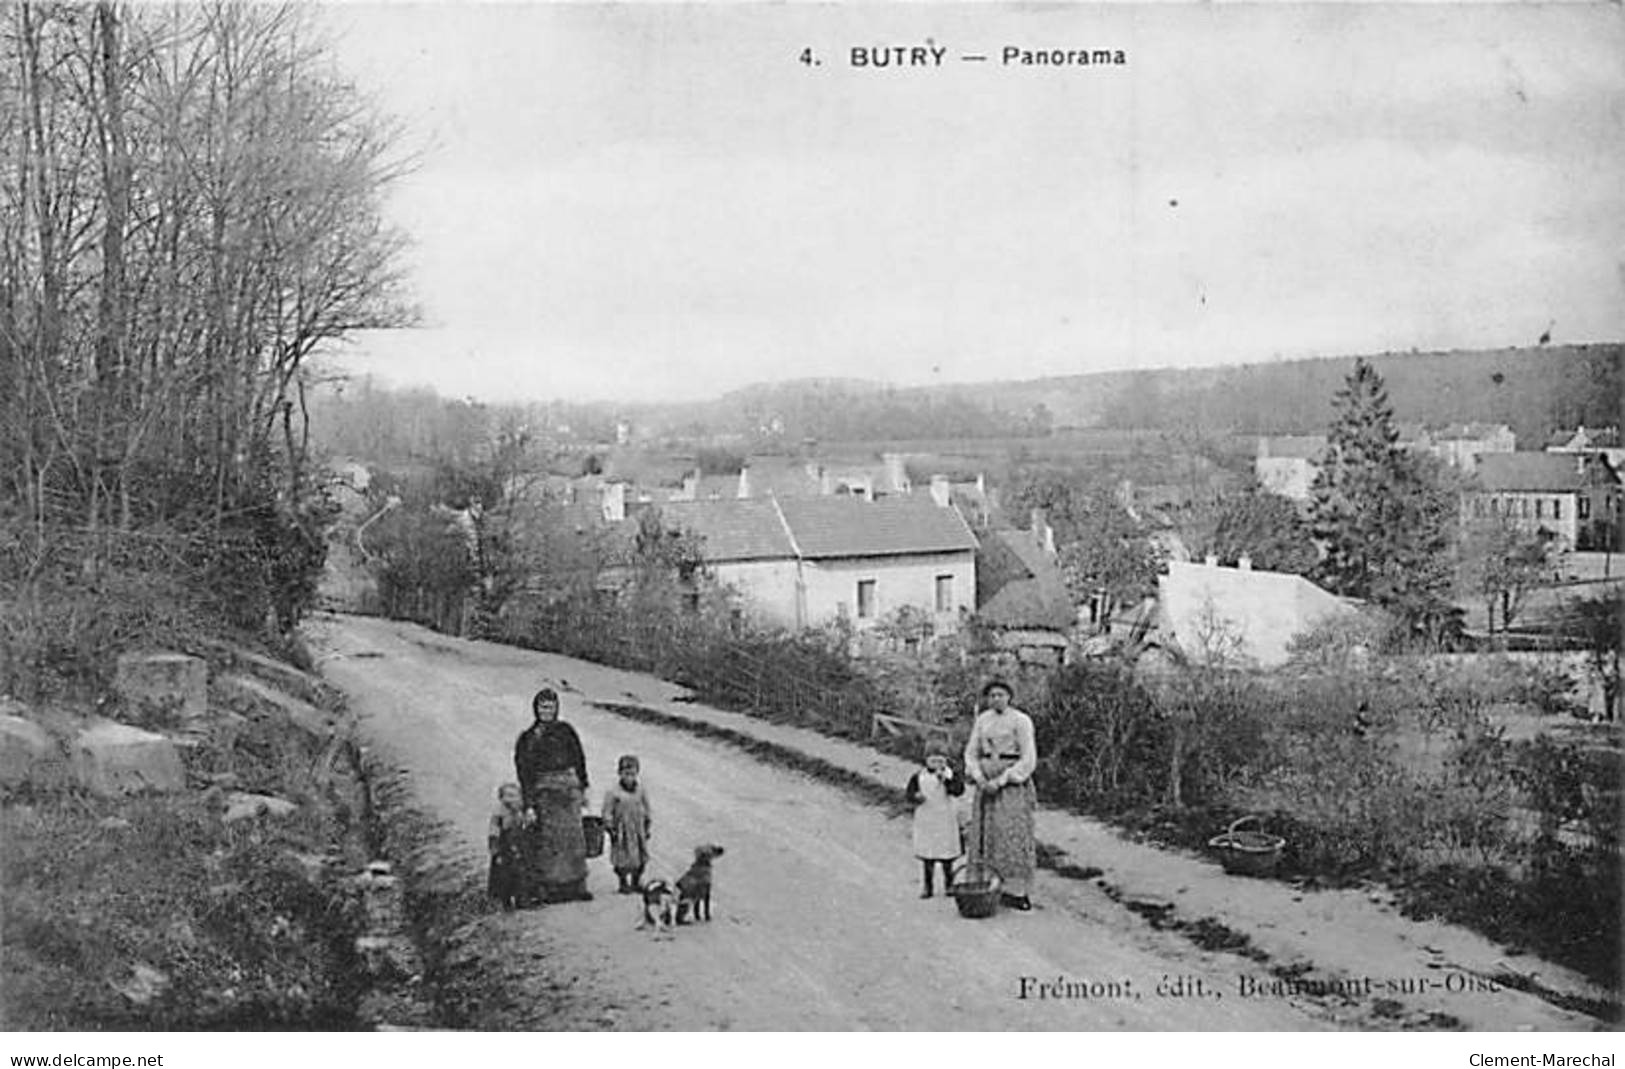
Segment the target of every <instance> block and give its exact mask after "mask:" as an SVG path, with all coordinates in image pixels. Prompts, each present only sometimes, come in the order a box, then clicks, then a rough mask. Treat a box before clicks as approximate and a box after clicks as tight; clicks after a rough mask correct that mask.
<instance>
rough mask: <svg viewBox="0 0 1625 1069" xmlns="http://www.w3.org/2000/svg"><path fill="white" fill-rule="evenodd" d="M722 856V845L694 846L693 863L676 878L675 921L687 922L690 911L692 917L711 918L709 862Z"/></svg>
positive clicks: (699, 918) (697, 918) (696, 918)
mask: <svg viewBox="0 0 1625 1069" xmlns="http://www.w3.org/2000/svg"><path fill="white" fill-rule="evenodd" d="M721 856H722V847H720V846H717V845H715V844H714V843H707V844H705V845H704V846H697V847H695V848H694V864H692V865H690V866H689V867H688V871H687V872H685V873H683V874H682V875H681V876H679V877H678V878H677V923H678V924H686V923H688V915H689V913H690V911H692V912H693V914H694V919H695V920H696V921H698V920H702V919H703V920H710V919H711V862H712V861H714V860H716V859H717V858H719V857H721Z"/></svg>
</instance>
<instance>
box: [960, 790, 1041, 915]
mask: <svg viewBox="0 0 1625 1069" xmlns="http://www.w3.org/2000/svg"><path fill="white" fill-rule="evenodd" d="M1037 804H1038V792H1037V791H1036V790H1034V789H1033V785H1032V782H1031V781H1030V780H1029V781H1028V782H1026V783H1021V784H1013V785H1011V786H1009V787H1006V788H1004V789H1003V790H1000V791H981V790H979V791H977V792H976V805H975V808H974V809H973V810H972V812H971V820H970V827H969V828H968V829H966V830H967V832H968V833H969V838H970V849H969V851H968V855H969V858H968V859H969V860H970V861H971V862H978V861H979V862H981V863H983V864H985V865H991V866H992V867H993V869H994V871H996V872H997V873H998V874H999V879H1000V880H1001V881H1002V882H1003V884H1004V893H1005V894H1007V895H1026V894H1028V893H1030V891H1031V889H1032V882H1033V870H1034V869H1035V868H1037V867H1038V847H1037V844H1036V843H1035V841H1034V839H1033V811H1034V809H1035V808H1036V807H1037Z"/></svg>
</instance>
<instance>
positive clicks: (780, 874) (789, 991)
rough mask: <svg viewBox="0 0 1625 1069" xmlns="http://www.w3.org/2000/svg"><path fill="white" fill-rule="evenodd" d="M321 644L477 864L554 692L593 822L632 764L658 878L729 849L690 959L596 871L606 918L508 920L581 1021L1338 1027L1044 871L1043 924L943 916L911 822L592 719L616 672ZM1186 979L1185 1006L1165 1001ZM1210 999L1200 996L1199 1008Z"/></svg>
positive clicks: (1035, 918)
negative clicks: (503, 789)
mask: <svg viewBox="0 0 1625 1069" xmlns="http://www.w3.org/2000/svg"><path fill="white" fill-rule="evenodd" d="M318 642H319V644H320V645H321V646H322V647H323V649H324V652H323V654H322V657H323V665H322V668H323V671H324V673H325V674H326V675H327V677H328V678H330V679H331V680H333V681H334V682H335V683H337V684H339V685H340V686H342V687H343V688H344V689H345V690H346V691H347V692H348V693H349V695H350V697H351V703H352V708H353V709H354V710H355V711H356V712H357V714H358V715H359V717H360V721H361V725H362V731H363V732H364V734H365V736H366V737H367V739H368V741H369V743H370V744H371V745H373V746H375V747H377V748H378V749H379V750H380V751H382V752H383V753H384V754H386V755H387V757H388V759H389V760H390V761H391V763H393V764H397V765H399V766H401V767H402V768H404V769H406V770H408V772H409V773H410V775H411V778H412V781H413V784H414V787H415V793H416V797H417V800H418V802H419V804H420V805H422V806H423V807H424V808H425V809H426V810H427V811H428V812H430V813H431V814H433V815H435V816H437V817H439V818H440V819H443V820H445V821H447V822H448V823H449V825H450V827H451V828H452V829H453V834H454V835H455V836H456V837H457V838H458V839H460V840H461V843H460V844H458V845H460V846H462V847H463V848H464V849H466V851H467V852H468V854H469V855H470V856H471V857H476V856H478V855H479V854H481V853H483V843H484V833H485V820H486V816H487V814H488V812H489V802H488V798H489V797H490V795H491V793H492V791H493V789H494V787H495V785H496V784H497V783H499V782H502V781H504V780H508V779H511V778H512V776H513V765H512V745H513V740H514V737H515V736H516V735H517V734H518V732H519V731H520V730H521V729H523V727H524V726H525V725H526V723H527V722H528V719H529V713H528V701H529V698H530V695H531V693H532V692H533V691H534V690H535V689H536V688H537V687H538V686H540V685H542V684H543V683H544V682H549V681H550V682H553V683H555V684H563V685H564V686H565V687H567V688H568V689H567V690H566V693H565V701H564V716H565V717H566V718H567V719H568V720H569V721H570V722H571V723H572V724H574V725H575V726H576V728H577V730H578V731H579V732H580V734H581V737H582V741H583V743H584V744H585V748H586V751H587V755H588V762H589V773H590V775H591V776H592V777H593V780H594V784H593V790H592V792H591V794H592V795H593V797H594V805H595V806H596V802H597V798H598V797H599V796H600V794H601V791H602V789H603V788H604V787H605V786H606V785H607V784H608V782H609V781H610V779H611V777H612V776H613V769H614V763H615V758H616V756H617V755H619V754H621V753H636V754H638V755H640V756H641V757H642V758H643V761H644V770H645V771H644V779H645V782H646V785H647V787H648V789H649V792H650V795H651V799H652V805H653V808H654V812H655V835H654V842H653V848H654V854H655V860H656V863H657V864H656V868H658V869H661V870H663V871H665V872H667V873H671V874H675V872H677V871H680V869H681V867H682V863H683V862H684V861H685V859H686V856H687V855H688V853H689V851H690V850H691V848H692V847H693V845H695V844H697V843H699V842H702V841H716V842H720V843H722V844H723V845H724V846H725V847H726V848H727V856H726V857H724V858H723V859H722V860H721V861H720V862H719V863H718V876H717V881H718V890H717V900H716V919H715V921H713V922H712V923H711V924H710V925H700V926H694V927H688V928H684V929H682V930H681V931H680V932H679V933H678V936H677V938H674V939H670V940H657V939H654V938H651V937H650V936H649V935H648V934H647V933H644V932H639V931H634V930H633V923H634V920H635V916H634V914H635V906H634V905H633V903H632V901H631V900H630V899H629V898H626V897H622V896H618V895H616V894H615V893H614V880H613V876H612V875H611V873H610V872H609V870H608V866H607V864H606V863H605V862H604V861H603V860H598V861H595V862H593V873H592V878H591V880H590V882H589V885H590V886H591V888H592V889H593V890H594V891H595V892H596V894H597V897H596V898H595V900H594V901H592V902H588V903H579V904H570V905H560V906H552V907H548V908H545V909H540V910H534V911H527V912H523V913H520V914H516V915H513V916H511V917H507V918H499V920H498V921H497V923H499V924H501V925H504V926H506V927H505V928H504V929H503V937H504V938H505V939H508V940H509V941H511V944H512V948H513V954H514V956H515V958H516V959H522V960H523V961H525V962H534V966H533V967H534V968H536V969H540V970H543V971H545V972H547V973H548V974H549V978H548V983H549V984H550V985H551V987H552V988H554V989H558V988H560V987H567V988H569V990H570V993H571V997H570V999H569V1005H570V1006H571V1007H573V1012H574V1013H575V1014H576V1015H577V1017H576V1018H575V1019H573V1020H571V1021H570V1022H567V1023H571V1024H577V1025H583V1024H585V1025H593V1026H600V1027H621V1028H648V1029H658V1028H690V1029H720V1028H740V1029H866V1028H874V1029H893V1028H905V1029H933V1030H934V1029H1095V1028H1127V1029H1148V1028H1172V1029H1309V1028H1317V1027H1322V1026H1324V1022H1321V1021H1319V1020H1317V1019H1316V1018H1315V1017H1313V1016H1311V1015H1310V1013H1309V1012H1308V1011H1306V1010H1304V1009H1301V1008H1299V1007H1296V1006H1294V1005H1291V1004H1288V1003H1285V1002H1281V1001H1274V1000H1254V999H1246V1000H1244V999H1242V998H1240V997H1237V995H1236V992H1235V986H1236V981H1235V975H1236V971H1237V969H1236V961H1235V959H1234V958H1232V957H1224V956H1215V955H1210V954H1206V953H1204V952H1201V951H1198V950H1196V949H1195V948H1193V947H1192V946H1191V945H1190V944H1188V943H1186V942H1185V941H1183V940H1181V939H1179V938H1177V937H1175V936H1172V935H1168V934H1166V933H1159V932H1155V931H1152V930H1150V929H1149V928H1147V927H1146V926H1144V925H1143V923H1141V922H1139V921H1137V920H1136V919H1135V918H1133V917H1132V916H1131V915H1129V914H1127V913H1126V911H1124V910H1123V909H1122V907H1120V906H1118V905H1116V904H1114V903H1112V902H1111V901H1110V900H1109V899H1107V898H1106V897H1105V896H1104V895H1103V894H1101V893H1099V892H1098V891H1097V890H1096V889H1095V888H1094V887H1093V886H1092V885H1090V884H1088V883H1083V882H1079V881H1068V880H1063V879H1061V878H1059V877H1051V876H1049V875H1048V874H1040V877H1039V880H1038V884H1037V887H1036V891H1035V898H1036V901H1037V902H1038V908H1037V909H1035V910H1034V911H1033V912H1032V913H1029V914H1025V915H1022V914H1014V913H1008V912H1007V913H1001V914H1000V915H999V916H997V917H996V918H994V919H991V920H987V921H975V922H973V921H967V920H964V919H962V918H960V917H959V916H958V914H957V913H956V911H955V910H954V908H953V906H952V904H951V903H950V902H949V901H947V900H945V899H943V898H940V897H939V898H937V899H934V900H930V901H922V900H920V899H919V898H918V897H916V896H917V893H918V885H917V883H916V877H917V872H916V867H915V862H914V860H913V859H912V857H911V856H910V854H909V836H908V825H907V823H906V821H905V820H904V819H901V818H897V817H890V816H888V815H887V814H886V813H885V812H883V811H882V810H881V809H879V808H877V807H875V806H873V805H868V804H864V803H863V802H861V801H859V800H857V799H856V798H855V797H854V796H852V795H850V794H848V793H846V792H843V791H841V790H839V789H836V788H833V787H830V786H826V785H824V784H822V783H819V782H816V781H814V780H812V779H810V778H808V777H806V776H803V775H800V774H798V773H794V772H789V771H786V770H782V769H779V768H775V767H773V766H771V765H768V764H765V763H763V762H761V761H758V760H756V759H754V758H752V757H750V756H747V755H745V754H743V753H741V752H739V751H738V750H736V749H733V748H731V747H728V746H725V745H722V744H717V743H712V742H709V741H706V740H700V739H695V738H692V737H690V736H687V735H683V734H680V733H676V732H672V731H669V730H666V729H662V728H658V727H651V726H646V725H642V724H637V723H634V722H631V721H628V720H625V719H622V718H620V717H617V716H615V715H614V714H611V713H605V712H601V711H598V710H595V709H592V708H590V707H589V706H588V705H587V701H588V700H589V699H593V698H601V699H602V700H624V694H623V689H624V684H625V679H624V674H623V673H615V672H613V671H611V670H607V669H596V668H594V667H593V666H583V665H581V663H580V662H576V661H567V660H564V659H562V658H554V657H549V656H547V655H544V654H536V653H532V652H528V651H523V650H516V649H511V648H507V647H502V646H495V645H488V644H483V643H469V642H461V641H458V640H455V639H447V638H445V637H443V636H439V635H432V634H430V633H429V632H426V631H422V630H420V629H418V628H414V627H410V626H407V625H402V624H395V623H390V622H387V621H379V620H368V619H350V618H343V619H338V620H328V621H326V622H324V623H323V624H321V625H320V627H319V631H318ZM527 967H528V966H527ZM1024 978H1025V993H1026V995H1027V997H1026V998H1023V997H1021V996H1022V994H1023V988H1024ZM1180 980H1183V981H1184V982H1183V988H1184V989H1185V991H1184V992H1183V993H1178V994H1175V993H1172V992H1171V988H1172V986H1173V985H1174V984H1175V983H1176V982H1178V981H1180ZM1196 980H1201V982H1202V988H1203V993H1202V994H1200V995H1197V994H1192V993H1190V989H1192V988H1194V986H1195V983H1194V982H1195V981H1196ZM1057 981H1061V982H1064V983H1067V984H1070V985H1072V987H1071V989H1070V995H1071V996H1072V997H1062V998H1059V999H1057V998H1050V997H1043V996H1044V995H1045V994H1047V993H1048V992H1047V991H1046V990H1045V989H1042V988H1040V986H1039V985H1041V984H1049V985H1052V984H1055V983H1056V982H1057ZM1159 985H1161V986H1162V987H1163V989H1164V994H1162V995H1159V994H1158V988H1159ZM1050 990H1053V989H1050ZM1215 993H1216V994H1215ZM589 1007H594V1008H595V1009H593V1010H592V1011H591V1012H590V1013H589V1010H588V1008H589ZM583 1014H586V1016H581V1015H583ZM528 1023H530V1024H532V1025H534V1026H545V1025H546V1024H547V1023H548V1022H545V1021H534V1022H528Z"/></svg>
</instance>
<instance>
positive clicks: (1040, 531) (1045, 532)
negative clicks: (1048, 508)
mask: <svg viewBox="0 0 1625 1069" xmlns="http://www.w3.org/2000/svg"><path fill="white" fill-rule="evenodd" d="M1032 533H1033V541H1035V542H1037V543H1038V548H1039V549H1041V550H1043V551H1044V552H1045V553H1047V554H1049V555H1050V556H1052V557H1053V556H1054V555H1055V528H1053V527H1051V526H1050V525H1049V521H1048V520H1047V519H1045V518H1044V510H1043V509H1033V512H1032Z"/></svg>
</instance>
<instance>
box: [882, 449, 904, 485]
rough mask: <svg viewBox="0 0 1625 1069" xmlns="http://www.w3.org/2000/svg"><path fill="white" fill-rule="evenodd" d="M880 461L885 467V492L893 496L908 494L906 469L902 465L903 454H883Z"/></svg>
mask: <svg viewBox="0 0 1625 1069" xmlns="http://www.w3.org/2000/svg"><path fill="white" fill-rule="evenodd" d="M880 459H881V461H882V462H883V463H884V464H885V465H886V489H887V491H888V492H890V493H893V494H906V493H908V491H909V485H908V469H907V468H906V467H905V466H904V464H903V454H901V453H884V454H882V455H881V458H880Z"/></svg>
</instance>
